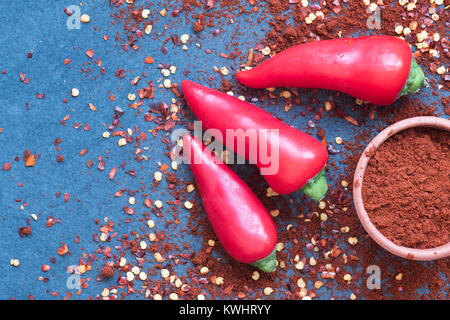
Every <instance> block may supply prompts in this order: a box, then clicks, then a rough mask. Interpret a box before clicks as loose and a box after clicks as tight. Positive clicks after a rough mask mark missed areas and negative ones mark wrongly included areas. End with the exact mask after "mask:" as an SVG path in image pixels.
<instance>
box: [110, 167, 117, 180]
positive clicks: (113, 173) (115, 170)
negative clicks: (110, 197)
mask: <svg viewBox="0 0 450 320" xmlns="http://www.w3.org/2000/svg"><path fill="white" fill-rule="evenodd" d="M116 172H117V168H116V167H114V168H112V169H111V171H110V172H109V179H110V180H113V179H114V176H115V175H116Z"/></svg>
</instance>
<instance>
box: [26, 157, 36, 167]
mask: <svg viewBox="0 0 450 320" xmlns="http://www.w3.org/2000/svg"><path fill="white" fill-rule="evenodd" d="M35 164H36V159H35V157H34V155H32V154H31V155H30V156H29V157H28V158H27V160H26V161H25V166H26V167H34V165H35Z"/></svg>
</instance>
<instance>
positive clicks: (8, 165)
mask: <svg viewBox="0 0 450 320" xmlns="http://www.w3.org/2000/svg"><path fill="white" fill-rule="evenodd" d="M10 169H11V163H9V162H7V163H5V164H4V165H3V166H2V170H5V171H9V170H10Z"/></svg>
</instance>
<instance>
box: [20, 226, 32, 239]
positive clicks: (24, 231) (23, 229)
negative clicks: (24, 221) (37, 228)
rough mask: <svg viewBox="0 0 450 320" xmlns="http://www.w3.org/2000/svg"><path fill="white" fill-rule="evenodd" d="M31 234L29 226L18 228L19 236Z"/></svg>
mask: <svg viewBox="0 0 450 320" xmlns="http://www.w3.org/2000/svg"><path fill="white" fill-rule="evenodd" d="M30 234H31V228H30V227H29V226H26V227H21V228H19V236H20V237H21V238H23V237H24V236H25V235H30Z"/></svg>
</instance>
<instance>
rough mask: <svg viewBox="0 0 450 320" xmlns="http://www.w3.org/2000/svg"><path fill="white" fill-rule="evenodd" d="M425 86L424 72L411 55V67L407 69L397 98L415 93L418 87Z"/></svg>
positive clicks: (426, 84)
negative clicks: (406, 74)
mask: <svg viewBox="0 0 450 320" xmlns="http://www.w3.org/2000/svg"><path fill="white" fill-rule="evenodd" d="M427 86H428V83H427V78H425V74H424V73H423V71H422V69H421V68H420V66H419V64H418V63H417V61H416V59H415V58H414V56H413V57H412V59H411V68H410V69H409V76H408V80H407V81H406V83H405V86H404V87H403V89H402V91H400V94H399V95H398V98H400V97H401V96H404V95H407V94H410V93H416V92H417V91H419V90H420V89H422V88H424V87H427Z"/></svg>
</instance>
